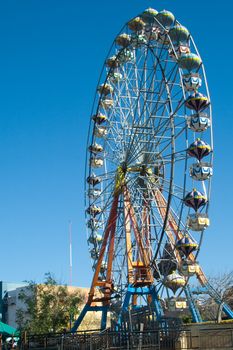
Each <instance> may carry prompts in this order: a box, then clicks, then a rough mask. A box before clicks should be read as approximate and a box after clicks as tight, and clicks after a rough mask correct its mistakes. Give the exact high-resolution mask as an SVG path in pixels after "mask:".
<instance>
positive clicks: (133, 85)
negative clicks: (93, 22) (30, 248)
mask: <svg viewBox="0 0 233 350" xmlns="http://www.w3.org/2000/svg"><path fill="white" fill-rule="evenodd" d="M128 25H129V23H127V24H126V25H125V26H124V27H123V29H122V31H121V32H120V34H122V33H125V34H127V35H130V37H131V40H130V42H129V43H128V45H127V46H124V47H120V46H119V45H117V43H116V41H114V43H113V45H112V48H111V50H110V52H109V54H108V57H107V59H106V62H108V61H107V60H108V58H109V57H112V55H114V57H115V60H116V62H121V63H120V64H117V65H116V66H114V67H110V68H109V67H106V63H105V65H104V68H103V71H102V74H101V77H100V80H99V83H103V84H104V87H106V86H109V85H110V86H111V87H112V91H110V92H109V94H106V95H105V93H104V90H103V88H102V90H100V89H99V92H97V93H96V97H95V101H94V106H93V112H92V115H95V116H99V115H104V116H105V117H107V119H106V121H104V122H103V123H102V124H99V123H98V122H97V120H96V119H95V121H93V118H92V119H91V122H90V129H89V136H88V148H89V147H90V146H91V145H92V147H93V145H95V146H96V145H97V146H98V147H99V150H98V152H97V151H95V150H94V151H93V149H91V151H90V149H89V150H88V151H87V161H86V178H89V179H90V178H92V177H93V175H95V176H97V178H98V179H99V180H100V182H99V183H98V184H97V185H96V184H95V185H94V186H93V183H90V181H89V183H88V182H86V207H87V226H88V227H89V228H88V242H89V247H90V252H91V256H92V258H93V270H94V272H95V274H94V279H93V283H92V287H93V288H91V293H90V296H89V301H88V305H89V306H90V305H91V303H92V301H93V300H94V299H93V298H95V301H96V303H97V304H98V301H99V302H100V303H101V305H102V306H103V307H107V308H110V310H118V312H119V310H120V311H121V308H122V304H123V303H124V298H125V295H126V294H127V290H128V288H129V285H130V286H131V287H132V286H134V284H133V283H136V284H135V286H136V287H138V286H139V287H141V288H142V287H143V286H151V285H153V286H155V289H156V295H159V298H161V299H166V300H169V299H170V298H172V296H173V292H172V291H171V289H169V288H168V286H167V284H166V278H167V276H168V275H169V274H171V271H172V270H174V269H176V270H177V271H178V272H179V273H181V271H180V266H181V264H182V261H183V260H185V259H184V256H183V255H182V254H180V252H178V250H177V246H176V244H177V241H179V240H180V239H181V238H182V237H183V236H184V235H186V236H188V237H189V238H190V239H191V240H192V241H193V242H197V244H198V249H197V250H196V251H195V252H192V253H191V254H190V255H189V260H190V261H192V262H196V257H197V254H198V252H199V250H200V246H201V242H202V237H203V232H204V229H203V230H201V231H199V232H195V231H191V230H190V228H189V227H188V226H187V217H188V216H189V214H190V208H188V207H187V206H186V205H185V202H184V198H185V196H186V195H187V193H188V192H190V191H192V189H193V188H195V189H198V190H199V191H201V192H202V193H204V194H205V196H206V197H207V199H208V202H207V204H206V205H205V206H203V207H202V208H200V209H199V210H198V212H200V213H202V214H205V215H206V217H207V213H208V207H209V199H210V180H211V177H210V176H209V177H208V178H206V179H205V181H196V180H194V179H193V178H192V177H191V176H190V174H189V173H190V166H191V165H192V164H193V163H195V159H194V158H193V157H192V158H191V157H190V156H189V154H188V152H187V149H188V147H189V146H190V144H192V143H193V142H194V141H195V140H196V139H197V137H198V138H200V139H204V140H205V141H206V142H207V143H208V144H209V145H210V148H211V152H210V154H209V155H208V158H207V157H206V159H207V161H208V165H210V166H211V167H212V163H213V152H212V151H213V137H212V116H211V105H210V96H209V91H208V85H207V81H206V76H205V70H204V65H203V63H202V64H201V65H200V67H199V68H198V74H199V76H200V77H201V79H202V86H201V87H200V88H199V89H200V90H201V92H202V93H203V94H204V95H205V96H207V98H208V105H207V106H206V108H205V113H207V115H208V117H209V121H210V124H209V127H208V128H206V130H204V131H202V132H194V131H193V130H191V129H190V125H189V120H190V118H191V116H192V115H193V114H195V111H191V110H190V109H188V108H187V107H186V101H187V99H188V98H189V96H190V91H187V89H186V88H185V86H184V83H183V75H184V72H183V70H182V69H181V67H180V66H179V64H178V63H179V56H178V54H177V50H176V47H175V45H174V41H173V40H172V38H171V37H170V36H169V30H168V28H166V27H165V26H163V24H162V23H161V22H159V21H158V19H157V18H156V16H155V17H154V19H153V25H152V24H151V23H150V24H147V25H145V23H144V27H143V28H142V29H141V30H140V31H134V32H133V31H131V30H130V29H129V27H128ZM175 25H178V26H179V25H180V23H179V22H178V21H177V20H175V22H174V23H173V26H175ZM153 27H159V28H160V29H159V30H160V33H161V35H160V37H157V40H152V34H153V32H152V28H153ZM162 34H163V35H162ZM118 37H119V36H118ZM187 42H188V45H187V46H188V47H189V50H190V51H191V52H192V53H195V54H196V55H197V56H198V57H199V58H200V55H199V53H198V51H197V48H196V46H195V43H194V41H193V38H192V37H191V35H189V37H188V40H187ZM122 62H123V63H122ZM116 73H117V74H116ZM116 77H117V78H116ZM97 90H98V89H97ZM106 99H108V100H109V101H110V103H112V105H111V106H110V107H109V106H107V107H106V105H105V100H106ZM103 101H104V102H103ZM111 101H112V102H111ZM205 161H206V160H205ZM95 162H96V163H95ZM88 208H89V209H88ZM93 208H95V209H93ZM96 208H98V210H99V211H98V212H97V211H95V210H97V209H96ZM113 212H114V213H113ZM113 226H114V228H112V227H113ZM109 227H110V228H109ZM108 229H109V236H108V237H107V236H106V231H108ZM133 231H134V233H133ZM127 235H128V236H127ZM137 235H139V236H140V237H139V238H137V237H138V236H137ZM105 236H106V240H105V238H104V237H105ZM101 237H102V238H101ZM127 237H128V238H127ZM129 237H130V238H129ZM103 241H104V242H103ZM101 247H102V248H101ZM142 250H143V252H142ZM143 259H145V260H146V261H147V260H148V262H147V264H146V265H145V261H144V263H143V264H144V267H146V269H145V270H144V274H145V275H146V276H147V277H145V280H146V278H149V279H150V283H149V282H148V283H146V282H145V283H144V284H143V283H142V285H140V284H137V282H135V280H134V278H136V277H135V275H136V274H137V271H138V270H137V269H139V267H138V266H137V264H139V263H140V261H142V260H143ZM135 262H137V264H136V263H135ZM135 264H136V265H135ZM135 271H136V272H135ZM133 274H134V277H132V276H133ZM195 275H196V276H197V278H198V279H199V281H200V282H201V284H202V285H207V280H206V278H205V276H204V274H203V272H202V270H201V269H199V270H198V271H197V273H196V274H195ZM130 276H131V277H130ZM189 278H190V276H186V277H185V285H184V286H183V287H184V288H183V289H181V291H180V295H182V291H183V290H185V294H186V297H187V298H188V299H190V300H188V304H189V306H190V308H192V307H194V306H193V305H192V300H191V299H192V295H191V294H190V290H189V289H188V284H189ZM100 281H102V282H100ZM106 281H108V282H111V287H110V289H108V292H107V293H106V285H104V283H105V282H106ZM101 283H102V284H101ZM136 287H135V288H136ZM96 288H97V289H98V292H97V294H98V295H99V298H97V297H96V290H95V289H96ZM137 291H138V289H137ZM102 293H103V295H104V297H101V295H102ZM136 294H137V293H136ZM138 295H139V293H138ZM143 297H144V298H143ZM136 299H137V298H136ZM136 299H135V300H134V303H135V304H136ZM141 299H142V300H141V302H140V301H137V303H138V304H139V303H141V304H145V303H147V301H148V295H147V293H145V295H144V296H143V293H142V298H141ZM97 304H96V305H97ZM98 305H100V304H98ZM98 307H99V310H101V306H98ZM194 308H195V307H194ZM86 311H88V310H86ZM191 311H192V310H191ZM84 314H85V312H84ZM83 316H84V315H82V317H83ZM82 317H81V318H82ZM194 318H195V317H194ZM196 320H198V317H197V319H196ZM105 322H106V320H105ZM79 323H80V322H78V323H76V326H75V327H74V329H76V328H77V326H78V324H79ZM102 326H103V324H102Z"/></svg>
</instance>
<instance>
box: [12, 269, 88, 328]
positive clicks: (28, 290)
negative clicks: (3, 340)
mask: <svg viewBox="0 0 233 350" xmlns="http://www.w3.org/2000/svg"><path fill="white" fill-rule="evenodd" d="M19 299H20V300H21V303H22V306H21V307H20V308H18V309H17V311H16V322H17V324H18V326H19V329H20V330H23V331H25V330H26V331H29V332H30V333H37V334H39V333H50V332H59V331H63V330H64V329H67V328H69V327H70V324H71V322H72V320H73V319H74V317H76V316H77V315H78V314H79V312H80V309H79V308H80V304H83V302H84V300H83V296H82V295H81V293H80V292H77V291H69V290H68V287H67V286H62V285H59V284H58V283H57V281H56V280H55V278H54V277H53V276H52V275H51V273H47V274H45V280H44V283H43V284H36V283H35V282H33V281H30V282H29V284H28V286H27V287H24V288H23V289H22V290H21V292H20V294H19Z"/></svg>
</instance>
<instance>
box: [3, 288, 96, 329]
mask: <svg viewBox="0 0 233 350" xmlns="http://www.w3.org/2000/svg"><path fill="white" fill-rule="evenodd" d="M27 286H28V284H27V283H6V282H2V284H1V287H2V290H3V291H4V292H3V294H1V295H2V298H1V306H2V308H1V310H2V321H3V322H5V323H7V324H9V325H10V326H12V327H14V328H18V324H17V321H16V318H17V317H16V316H17V310H19V309H20V310H22V311H24V310H25V318H26V317H27V314H26V311H27V308H26V305H25V304H24V302H23V301H22V300H21V298H20V294H21V293H22V292H24V293H28V289H27ZM38 286H41V285H38ZM68 291H69V292H70V293H73V292H76V291H77V292H79V293H80V294H81V295H82V296H83V300H84V303H85V302H86V300H87V297H88V292H89V289H88V288H83V287H74V286H68ZM83 306H84V305H83ZM100 317H101V313H99V312H96V313H95V314H94V315H92V313H90V315H88V317H87V319H86V320H85V322H83V324H82V329H86V328H90V327H91V328H92V329H94V328H99V325H100Z"/></svg>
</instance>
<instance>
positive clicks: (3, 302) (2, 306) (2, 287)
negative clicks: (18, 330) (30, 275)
mask: <svg viewBox="0 0 233 350" xmlns="http://www.w3.org/2000/svg"><path fill="white" fill-rule="evenodd" d="M25 286H27V283H26V282H5V281H0V320H1V321H2V322H5V323H7V309H8V296H9V293H10V292H12V291H14V290H16V289H17V288H22V287H25Z"/></svg>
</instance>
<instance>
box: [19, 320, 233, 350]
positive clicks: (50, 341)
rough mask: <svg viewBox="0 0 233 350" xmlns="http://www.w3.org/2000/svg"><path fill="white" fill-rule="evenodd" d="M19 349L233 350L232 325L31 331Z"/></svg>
mask: <svg viewBox="0 0 233 350" xmlns="http://www.w3.org/2000/svg"><path fill="white" fill-rule="evenodd" d="M21 349H22V350H28V349H33V350H39V349H50V350H53V349H54V350H55V349H56V350H76V349H77V350H104V349H106V350H107V349H111V350H118V349H119V350H120V349H121V350H126V349H138V350H147V349H148V350H149V349H154V350H169V349H170V350H194V349H195V350H198V349H199V350H225V349H226V350H230V349H231V350H233V325H230V326H228V327H227V326H223V325H218V326H217V325H208V326H206V325H190V326H186V327H185V326H183V327H182V328H180V329H179V330H178V329H176V328H163V329H161V328H158V329H153V330H148V329H146V330H143V327H141V329H140V330H134V331H128V330H121V331H112V330H110V329H108V330H106V331H103V332H100V331H96V330H94V331H88V332H85V331H83V332H77V333H75V334H72V333H65V334H50V335H49V334H47V335H30V336H28V337H27V338H26V339H25V341H24V342H22V344H21Z"/></svg>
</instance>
